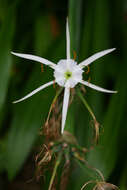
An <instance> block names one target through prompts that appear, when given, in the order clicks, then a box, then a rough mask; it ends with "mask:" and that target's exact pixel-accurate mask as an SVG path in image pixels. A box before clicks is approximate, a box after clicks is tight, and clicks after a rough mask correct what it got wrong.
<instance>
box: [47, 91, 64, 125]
mask: <svg viewBox="0 0 127 190" xmlns="http://www.w3.org/2000/svg"><path fill="white" fill-rule="evenodd" d="M62 90H63V88H60V90H59V91H58V92H56V95H55V97H54V99H53V101H52V104H51V106H50V109H49V113H48V117H47V120H46V124H48V121H49V117H50V114H51V111H52V108H53V105H54V104H55V102H56V100H57V98H58V96H59V95H60V94H61V92H62Z"/></svg>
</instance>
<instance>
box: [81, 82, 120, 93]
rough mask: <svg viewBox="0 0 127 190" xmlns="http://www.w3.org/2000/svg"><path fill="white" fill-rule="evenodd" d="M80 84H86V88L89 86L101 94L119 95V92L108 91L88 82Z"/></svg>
mask: <svg viewBox="0 0 127 190" xmlns="http://www.w3.org/2000/svg"><path fill="white" fill-rule="evenodd" d="M80 83H81V84H84V85H86V86H88V87H90V88H93V89H95V90H97V91H100V92H106V93H117V91H112V90H107V89H104V88H101V87H99V86H96V85H94V84H91V83H89V82H87V81H81V82H80Z"/></svg>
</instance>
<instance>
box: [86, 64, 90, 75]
mask: <svg viewBox="0 0 127 190" xmlns="http://www.w3.org/2000/svg"><path fill="white" fill-rule="evenodd" d="M89 72H90V67H89V66H87V71H86V74H88V73H89Z"/></svg>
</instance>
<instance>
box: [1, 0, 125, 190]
mask: <svg viewBox="0 0 127 190" xmlns="http://www.w3.org/2000/svg"><path fill="white" fill-rule="evenodd" d="M67 15H69V24H70V30H71V31H70V32H71V53H72V57H73V51H76V54H77V61H81V60H84V59H85V58H87V57H88V56H90V55H92V54H93V53H95V52H98V51H101V50H104V49H108V48H112V47H116V48H117V49H116V51H115V52H113V53H112V54H110V55H107V56H105V57H104V58H101V59H99V60H98V61H95V62H94V63H92V64H91V66H90V77H91V80H92V82H93V83H95V84H98V85H99V86H104V87H105V88H109V89H114V90H118V94H116V95H107V94H102V93H99V92H96V91H93V90H91V89H86V90H87V93H86V95H85V98H86V99H87V101H88V102H89V104H90V105H91V107H92V109H93V111H94V113H95V115H96V117H97V120H98V121H99V122H100V124H101V125H102V132H101V136H100V140H99V144H98V146H96V147H95V148H94V150H90V152H89V154H88V155H87V160H88V162H89V163H90V164H91V165H93V166H94V167H97V168H98V169H100V171H101V172H102V173H103V174H104V176H105V178H106V180H107V181H110V182H111V183H114V184H116V185H119V186H120V188H121V190H126V189H127V164H126V163H127V154H126V150H127V146H126V144H127V141H126V139H127V124H126V107H127V103H126V97H127V85H126V81H127V74H126V71H127V53H126V49H127V1H126V0H121V1H119V0H112V1H110V0H103V1H102V0H94V1H83V0H68V1H59V0H54V1H52V0H48V1H47V0H37V1H30V0H28V1H25V0H13V1H11V2H10V1H9V0H0V132H1V133H0V173H1V177H0V186H1V188H0V189H5V186H4V184H5V183H8V184H9V182H8V180H14V179H16V176H18V175H19V174H20V172H21V169H22V168H23V167H24V163H26V161H27V160H29V159H30V158H29V159H28V157H29V156H30V155H31V154H34V150H35V148H34V147H35V144H39V142H40V141H39V140H38V139H39V138H40V137H39V135H38V132H39V129H40V127H41V126H43V124H44V122H45V120H46V116H47V114H48V110H49V107H50V104H51V102H52V99H53V97H54V95H55V90H54V89H53V88H52V87H49V88H48V89H45V90H44V91H43V92H40V93H39V94H37V95H35V96H33V97H31V98H30V99H28V100H26V101H24V102H22V103H19V104H16V105H13V104H12V101H13V100H16V99H17V98H20V97H22V96H24V95H25V94H27V93H28V92H30V91H32V90H33V89H35V88H37V87H38V86H39V85H41V84H43V83H45V82H46V81H49V79H52V71H51V69H49V68H48V67H45V66H44V72H43V73H42V72H41V66H40V64H39V63H35V62H32V61H28V60H23V59H20V58H16V57H14V56H12V55H11V53H10V52H11V51H15V52H20V53H31V54H35V55H39V56H42V57H44V58H47V59H49V60H52V61H53V62H55V63H57V62H58V61H59V60H60V59H62V58H65V56H66V55H65V54H66V51H65V47H66V44H65V42H66V41H65V40H66V39H65V23H66V17H67ZM90 121H91V118H90V116H89V113H88V111H87V110H86V108H85V107H84V105H83V104H82V102H81V101H80V99H79V98H78V97H77V96H76V97H75V98H74V100H73V103H72V105H71V106H70V108H69V112H68V117H67V123H66V129H68V130H69V131H71V132H73V134H74V135H75V136H76V137H77V139H78V141H79V143H80V145H82V146H85V147H88V148H89V147H90V146H91V145H92V143H93V141H92V138H93V137H92V127H91V124H90ZM31 152H32V153H31ZM31 159H32V158H31ZM74 164H75V163H74ZM75 165H76V164H75ZM86 175H87V173H86V170H85V168H84V169H83V168H81V169H79V168H78V166H77V165H76V166H75V167H74V169H73V170H72V173H71V177H70V180H69V185H68V189H73V190H77V189H80V188H81V186H82V185H83V183H85V182H86V180H87V177H86ZM7 176H8V177H7ZM47 176H48V174H47ZM6 187H7V186H6ZM22 189H23V188H22ZM27 189H28V188H27ZM35 189H36V188H35ZM42 189H43V188H42ZM9 190H10V188H9Z"/></svg>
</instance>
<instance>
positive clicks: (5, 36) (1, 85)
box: [0, 8, 15, 112]
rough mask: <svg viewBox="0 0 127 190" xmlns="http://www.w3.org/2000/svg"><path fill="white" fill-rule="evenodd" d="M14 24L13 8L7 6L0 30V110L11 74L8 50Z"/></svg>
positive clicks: (10, 60) (9, 49) (10, 45)
mask: <svg viewBox="0 0 127 190" xmlns="http://www.w3.org/2000/svg"><path fill="white" fill-rule="evenodd" d="M14 26H15V18H14V9H12V8H9V11H8V13H7V15H6V17H5V20H4V21H3V23H2V28H1V31H0V112H1V111H2V107H3V105H4V102H5V98H6V94H7V90H8V84H9V79H10V74H11V66H12V59H11V53H10V51H11V47H12V39H13V36H14Z"/></svg>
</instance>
